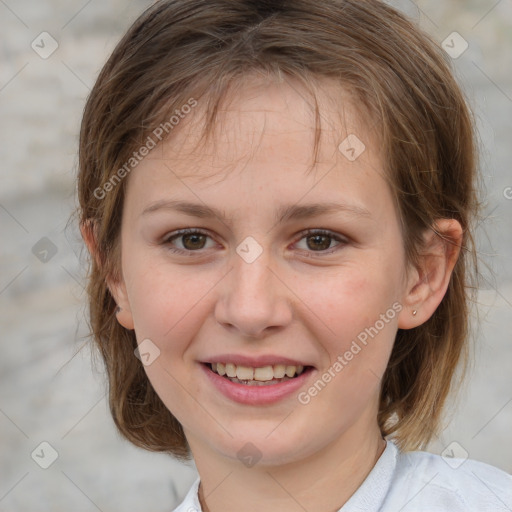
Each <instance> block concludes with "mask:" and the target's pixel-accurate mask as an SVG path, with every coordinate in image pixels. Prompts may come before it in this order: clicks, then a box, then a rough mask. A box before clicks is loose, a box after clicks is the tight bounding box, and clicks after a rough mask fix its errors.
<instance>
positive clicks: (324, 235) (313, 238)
mask: <svg viewBox="0 0 512 512" xmlns="http://www.w3.org/2000/svg"><path fill="white" fill-rule="evenodd" d="M301 234H302V238H300V239H299V241H301V240H306V249H304V250H306V251H310V252H315V253H320V256H321V255H323V254H331V253H333V252H335V251H337V250H338V248H339V246H340V245H344V244H346V243H347V240H345V239H344V238H342V237H340V236H338V235H336V234H334V233H332V232H331V231H327V230H324V229H308V230H307V231H306V232H304V233H301ZM333 240H335V241H336V242H338V245H336V246H335V248H334V249H331V250H328V249H329V248H330V247H331V243H332V241H333Z"/></svg>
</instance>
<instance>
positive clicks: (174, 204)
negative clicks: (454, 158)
mask: <svg viewBox="0 0 512 512" xmlns="http://www.w3.org/2000/svg"><path fill="white" fill-rule="evenodd" d="M159 210H164V211H165V210H171V211H177V212H181V213H185V214H186V215H190V216H191V217H198V218H214V219H217V220H220V221H221V222H225V223H230V222H231V221H232V220H233V219H232V218H231V217H228V216H227V215H226V213H225V212H224V211H223V210H219V209H217V208H213V207H210V206H207V205H205V204H199V203H190V202H188V201H168V200H161V201H156V202H155V203H152V204H150V205H149V206H148V207H147V208H145V209H144V211H143V212H142V213H141V216H143V215H148V214H150V213H154V212H156V211H159ZM339 212H341V213H348V214H350V215H353V216H356V217H365V218H371V213H370V212H369V211H368V210H367V209H366V208H362V207H361V206H356V205H350V204H341V203H332V202H327V203H311V204H305V205H299V204H289V205H282V206H281V207H279V208H278V210H277V211H276V215H275V220H276V222H278V223H282V222H286V221H289V220H303V219H308V218H311V217H318V216H320V215H326V214H329V213H339Z"/></svg>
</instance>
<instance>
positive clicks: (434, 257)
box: [398, 219, 463, 329]
mask: <svg viewBox="0 0 512 512" xmlns="http://www.w3.org/2000/svg"><path fill="white" fill-rule="evenodd" d="M462 238H463V232H462V226H461V225H460V223H459V222H458V221H457V220H455V219H438V220H437V221H436V222H435V224H434V227H433V229H429V230H428V231H427V232H426V233H425V235H424V240H425V243H424V246H423V250H422V252H421V254H420V264H419V267H418V268H415V269H413V270H411V272H410V275H409V278H408V282H407V287H406V289H405V297H403V300H402V305H403V306H404V308H403V310H402V311H401V312H400V315H399V317H398V328H399V329H412V328H414V327H417V326H418V325H421V324H423V323H425V322H426V321H427V320H428V319H429V318H430V317H431V316H432V315H433V314H434V312H435V310H436V309H437V307H438V306H439V304H440V303H441V301H442V300H443V297H444V295H445V293H446V290H447V289H448V284H449V283H450V278H451V275H452V271H453V268H454V267H455V263H456V262H457V259H458V257H459V254H460V249H461V244H462ZM413 311H416V312H417V313H416V314H415V315H413Z"/></svg>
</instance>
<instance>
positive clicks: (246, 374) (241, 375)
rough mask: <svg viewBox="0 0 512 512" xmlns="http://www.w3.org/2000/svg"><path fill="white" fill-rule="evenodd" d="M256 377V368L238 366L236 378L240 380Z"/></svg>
mask: <svg viewBox="0 0 512 512" xmlns="http://www.w3.org/2000/svg"><path fill="white" fill-rule="evenodd" d="M253 377H254V370H253V369H252V368H249V367H248V366H237V367H236V378H237V379H240V380H252V379H253Z"/></svg>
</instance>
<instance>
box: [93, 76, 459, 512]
mask: <svg viewBox="0 0 512 512" xmlns="http://www.w3.org/2000/svg"><path fill="white" fill-rule="evenodd" d="M340 92H342V91H340V90H339V89H336V88H334V86H332V85H330V84H328V83H325V87H324V88H323V89H322V92H321V93H319V96H318V97H319V102H320V106H321V113H322V116H323V119H322V129H323V130H322V139H321V152H320V156H319V159H318V162H317V164H316V166H315V168H314V171H313V172H312V173H310V174H307V172H306V170H307V168H308V165H309V164H310V163H311V154H312V148H313V140H314V138H313V137H314V132H313V127H314V122H313V118H312V114H311V110H310V108H309V106H308V104H307V100H305V98H306V96H305V94H303V93H300V94H299V93H298V89H297V87H291V86H290V85H289V83H286V82H281V83H268V82H266V83H265V82H261V83H260V82H257V81H254V82H252V84H251V85H247V86H245V87H243V88H242V89H241V90H240V91H238V93H237V95H236V97H234V98H233V99H232V101H231V102H230V103H229V104H227V105H226V106H225V109H224V110H223V111H222V112H221V116H220V120H219V125H218V132H217V136H216V137H215V140H214V143H213V144H209V145H207V146H206V147H204V148H201V149H198V148H197V144H196V142H197V139H198V133H199V129H198V127H199V126H200V122H201V118H200V116H199V115H198V113H197V112H199V109H200V105H199V106H198V108H197V109H196V111H194V113H193V114H191V115H190V116H189V117H188V118H186V119H185V120H183V121H181V125H180V126H179V129H177V130H176V132H175V133H173V136H172V137H171V138H170V139H169V140H168V141H167V142H165V143H164V145H163V146H162V147H161V148H160V149H159V150H155V151H154V153H152V154H150V155H149V156H148V157H146V158H145V159H144V161H143V162H141V163H140V164H139V166H138V167H137V169H136V170H134V171H133V172H132V174H131V175H130V176H129V178H128V180H129V182H128V187H127V195H126V198H125V206H124V210H123V222H122V231H121V233H122V236H121V252H122V257H121V270H122V280H120V281H118V282H114V281H111V282H109V287H110V290H111V292H112V293H113V295H114V297H115V299H116V302H117V303H118V304H119V306H120V307H121V308H122V309H121V312H120V313H119V314H118V315H117V318H118V321H119V322H120V323H121V324H122V325H123V326H124V327H125V328H127V329H135V333H136V336H137V340H138V343H141V342H142V340H144V339H147V338H149V339H150V340H151V341H152V342H153V343H154V344H155V345H156V346H158V348H159V350H160V356H159V357H158V358H157V359H156V360H155V361H154V362H153V363H152V364H151V365H149V366H146V367H145V370H146V373H147V375H148V378H149V379H150V381H151V383H152V385H153V387H154V389H155V390H156V392H157V393H158V395H159V396H160V398H161V399H162V401H163V402H164V403H165V405H166V406H167V407H168V408H169V410H170V411H171V412H172V413H173V414H174V415H175V416H176V417H177V418H178V420H179V421H180V422H181V424H182V425H183V428H184V431H185V434H186V436H187V439H188V441H189V443H190V446H191V449H192V453H193V456H194V459H195V462H196V465H197V468H198V471H199V474H200V476H201V482H202V483H201V494H200V495H201V501H202V506H203V508H204V510H209V511H212V512H217V511H221V510H223V511H225V510H245V511H248V512H250V511H253V510H254V511H255V510H283V511H288V510H289V511H292V510H293V511H295V510H301V507H304V508H305V509H307V510H325V511H330V510H337V509H339V508H340V507H341V506H342V505H343V504H344V503H345V502H346V501H347V500H348V498H349V497H350V496H351V495H352V494H353V493H354V492H355V490H356V489H357V488H358V487H359V485H360V484H361V483H362V481H363V480H364V478H365V477H366V476H367V474H368V473H369V472H370V470H371V469H372V467H373V466H374V464H375V462H376V460H377V459H378V457H379V456H380V455H381V453H382V451H383V449H384V441H383V440H382V437H381V435H380V431H379V428H378V425H377V412H378V399H379V389H380V380H381V378H382V375H383V373H384V371H385V369H386V365H387V362H388V359H389V355H390V352H391V349H392V346H393V342H394V339H395V335H396V332H397V329H398V328H402V329H410V328H414V327H416V326H417V325H420V324H421V323H423V322H425V321H426V320H427V319H428V318H429V317H430V316H431V315H432V313H433V312H434V311H435V309H436V307H437V306H438V304H439V303H440V301H441V299H442V298H443V296H444V294H445V292H446V288H447V286H448V282H449V277H450V273H451V271H452V269H453V266H454V264H455V261H456V259H457V256H458V248H457V245H458V242H460V239H461V228H460V225H459V224H458V223H457V222H456V221H455V220H446V219H444V220H443V219H440V220H439V222H438V223H437V227H438V229H439V230H440V231H442V232H443V233H444V234H445V235H446V236H447V237H449V238H451V239H452V240H453V241H454V242H456V244H455V245H452V244H443V243H441V241H440V239H439V238H438V237H435V236H433V233H432V232H431V231H429V232H428V233H425V239H426V241H427V246H426V247H427V249H426V252H425V256H424V257H423V260H422V267H421V268H418V269H415V268H409V271H408V272H406V269H407V265H406V261H405V256H404V251H403V243H402V236H401V231H400V225H399V221H398V217H397V214H396V211H395V209H394V205H393V201H392V195H391V192H390V190H389V186H388V185H387V183H386V181H385V180H384V178H383V163H382V160H381V157H380V153H379V145H378V139H377V137H376V134H375V133H373V132H371V131H369V130H368V129H367V128H366V127H365V126H364V125H363V123H362V122H361V119H360V117H359V116H358V114H357V110H356V109H355V108H354V106H353V105H352V104H351V103H350V101H349V99H348V96H346V95H344V94H340ZM335 94H336V95H337V99H334V95H335ZM348 134H356V135H357V137H358V138H359V139H360V140H361V141H363V143H364V144H365V146H366V149H365V151H364V152H363V153H362V154H361V155H360V156H359V157H358V158H357V159H356V160H355V161H353V162H351V161H349V160H348V159H347V158H346V157H345V156H344V155H343V154H342V152H340V151H339V150H338V145H339V144H340V143H341V142H342V141H343V140H344V139H345V138H346V137H347V135H348ZM161 200H186V201H190V202H194V203H198V204H201V205H204V204H206V205H208V206H211V207H215V208H218V209H221V210H223V211H224V212H225V213H226V215H227V216H228V217H230V218H231V220H230V221H228V220H226V221H220V220H216V219H213V218H195V217H192V216H189V215H186V214H184V213H179V212H175V211H173V210H170V209H159V210H156V211H154V212H152V213H148V214H142V212H143V211H144V209H146V208H147V207H148V206H150V205H152V204H154V203H155V202H157V201H161ZM325 202H337V203H343V204H350V205H357V206H359V207H361V208H365V209H366V210H367V211H368V212H369V215H368V216H357V215H354V214H353V213H348V212H336V213H330V214H324V215H321V216H317V217H309V218H305V219H299V220H289V221H284V222H282V223H278V222H277V221H276V220H275V215H276V214H275V212H276V209H277V208H278V207H279V206H281V205H285V204H286V205H288V204H292V205H296V204H300V205H303V204H309V203H325ZM183 228H197V229H201V230H202V231H206V232H207V233H206V234H207V235H208V236H207V237H206V238H204V239H199V241H198V240H197V239H195V240H194V239H191V240H190V239H188V240H187V238H186V237H185V238H183V236H181V237H180V236H178V237H176V238H174V240H173V241H168V240H169V238H170V236H171V235H172V234H173V233H175V232H176V230H178V229H183ZM305 229H324V230H329V231H330V232H332V235H333V237H336V236H339V237H340V238H341V239H343V240H345V242H341V243H340V242H338V241H337V240H336V239H335V238H329V237H326V238H320V239H316V240H315V239H314V237H313V239H312V238H311V236H309V237H308V236H305V235H304V234H302V231H303V230H305ZM248 236H251V237H253V238H254V239H255V240H256V241H257V243H258V244H259V246H260V247H261V249H262V253H261V255H260V256H259V257H258V258H257V259H256V260H255V261H253V262H252V263H247V262H246V261H244V259H242V258H241V257H240V256H239V254H237V252H236V248H237V247H238V246H239V244H240V243H241V242H242V241H243V240H244V239H245V238H246V237H248ZM84 237H85V239H86V241H87V243H88V245H89V248H90V250H91V252H94V240H93V239H92V238H91V235H90V233H87V232H84ZM166 240H167V242H166ZM195 247H197V249H195ZM324 247H327V248H326V249H324ZM172 248H178V249H182V250H183V251H186V249H187V248H188V249H189V250H188V253H189V254H183V255H180V254H175V253H173V252H171V249H172ZM194 251H195V252H194ZM331 251H332V252H331ZM329 252H331V253H330V254H326V253H329ZM322 254H324V255H322ZM396 302H398V303H399V304H400V305H401V307H402V309H401V311H400V313H397V314H396V315H395V316H394V318H392V319H390V320H389V321H388V322H387V323H385V326H384V328H382V329H381V330H380V331H379V332H378V334H377V335H376V336H375V337H374V338H373V339H371V340H370V341H369V342H368V345H367V346H365V347H364V348H363V349H362V350H361V351H360V352H359V353H358V354H357V355H355V356H354V358H353V359H352V360H351V361H350V362H349V364H347V365H346V366H345V367H344V369H343V371H341V372H339V373H338V374H337V375H336V377H335V378H333V379H332V380H331V382H329V383H328V385H326V386H325V388H324V389H323V390H322V391H321V392H319V393H318V394H317V396H315V397H314V398H312V399H311V400H310V402H309V403H308V404H307V405H303V404H301V403H300V402H299V401H298V400H297V393H293V394H292V395H291V396H290V397H287V398H285V399H283V400H281V401H280V402H278V403H276V404H271V405H264V406H250V405H243V404H239V403H236V402H233V401H231V400H230V399H228V398H226V397H225V396H224V395H222V394H221V393H219V391H218V390H217V389H215V388H214V387H213V386H212V385H211V383H210V382H209V380H208V379H207V378H206V377H205V375H204V372H203V370H202V369H201V367H200V363H199V362H200V361H207V360H208V359H209V358H211V357H213V356H215V355H218V354H226V353H234V354H243V355H248V356H259V355H262V354H271V355H275V356H285V357H293V358H295V359H298V360H301V361H305V362H307V363H308V364H309V365H312V366H314V367H315V371H314V372H312V374H311V375H310V376H309V378H308V381H307V383H306V384H305V385H304V388H301V390H302V391H303V390H307V388H308V387H310V386H311V385H312V384H313V382H314V381H316V380H317V379H318V378H319V377H320V376H321V375H322V374H323V373H324V372H325V371H327V370H328V368H329V367H331V365H332V364H333V363H334V362H335V361H336V359H337V358H338V356H340V355H343V354H344V353H345V352H346V351H347V350H348V349H349V348H350V344H351V342H352V341H353V340H354V339H356V337H357V335H358V334H359V333H361V332H362V331H364V330H365V328H368V327H370V326H373V325H374V324H375V322H376V321H377V320H378V319H379V318H381V317H380V315H382V314H385V313H386V311H387V310H389V309H390V308H391V307H392V304H393V303H396ZM413 310H417V314H416V315H414V316H413V315H412V311H413ZM247 442H251V443H252V444H253V445H254V446H255V447H256V449H257V451H258V454H259V455H261V459H260V460H259V461H258V463H257V464H256V465H255V466H253V467H250V468H249V467H246V466H245V465H244V464H243V463H242V462H241V461H240V460H239V458H238V457H237V452H238V451H239V450H240V449H241V448H242V447H243V446H244V445H245V444H246V443H247ZM312 475H314V478H312ZM299 504H300V505H299Z"/></svg>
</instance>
